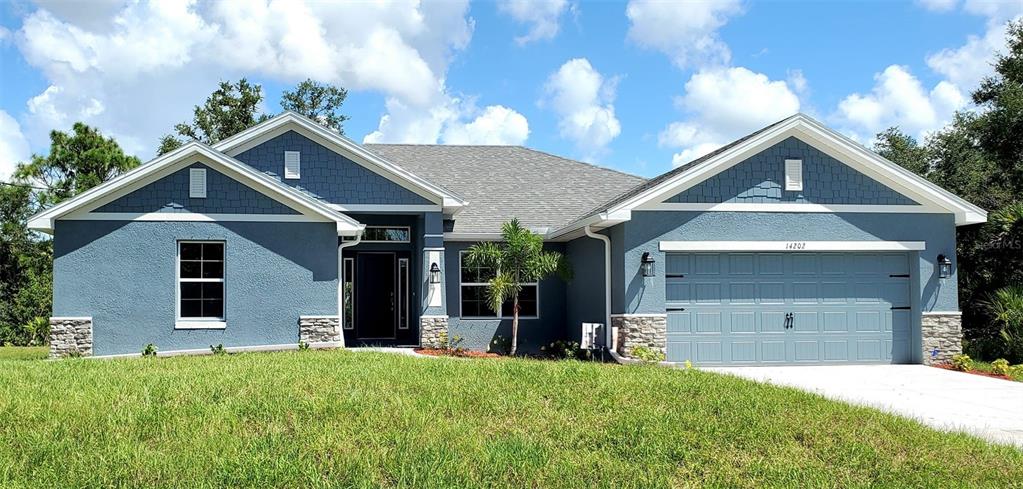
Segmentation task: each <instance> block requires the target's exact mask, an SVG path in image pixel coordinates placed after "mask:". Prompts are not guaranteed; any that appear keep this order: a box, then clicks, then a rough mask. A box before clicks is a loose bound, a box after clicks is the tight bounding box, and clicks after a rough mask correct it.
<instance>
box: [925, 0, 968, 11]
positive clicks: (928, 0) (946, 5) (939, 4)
mask: <svg viewBox="0 0 1023 489" xmlns="http://www.w3.org/2000/svg"><path fill="white" fill-rule="evenodd" d="M916 3H918V4H920V6H922V7H923V8H925V9H927V10H930V11H932V12H949V11H952V10H954V9H955V8H956V5H957V4H958V3H959V0H916Z"/></svg>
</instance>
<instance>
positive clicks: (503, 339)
mask: <svg viewBox="0 0 1023 489" xmlns="http://www.w3.org/2000/svg"><path fill="white" fill-rule="evenodd" d="M510 351H511V338H509V337H507V336H501V335H497V336H495V337H494V339H493V340H492V341H491V342H490V353H497V354H498V355H507V354H508V353H509V352H510Z"/></svg>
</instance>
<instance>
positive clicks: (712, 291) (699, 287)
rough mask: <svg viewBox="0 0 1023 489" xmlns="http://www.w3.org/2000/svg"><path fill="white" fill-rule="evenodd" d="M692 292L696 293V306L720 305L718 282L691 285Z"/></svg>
mask: <svg viewBox="0 0 1023 489" xmlns="http://www.w3.org/2000/svg"><path fill="white" fill-rule="evenodd" d="M693 290H694V291H695V292H696V303H697V304H720V303H721V299H722V296H721V283H720V282H703V283H696V284H693Z"/></svg>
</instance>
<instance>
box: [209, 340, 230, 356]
mask: <svg viewBox="0 0 1023 489" xmlns="http://www.w3.org/2000/svg"><path fill="white" fill-rule="evenodd" d="M210 351H211V352H213V354H214V355H227V350H225V349H224V344H223V343H220V344H218V345H217V346H213V345H210Z"/></svg>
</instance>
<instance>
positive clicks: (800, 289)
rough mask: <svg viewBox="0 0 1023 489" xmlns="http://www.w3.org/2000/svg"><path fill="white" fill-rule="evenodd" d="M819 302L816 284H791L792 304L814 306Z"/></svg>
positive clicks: (818, 289) (818, 291) (818, 288)
mask: <svg viewBox="0 0 1023 489" xmlns="http://www.w3.org/2000/svg"><path fill="white" fill-rule="evenodd" d="M819 301H820V287H819V284H818V283H817V282H793V283H792V302H793V303H794V304H816V303H817V302H819Z"/></svg>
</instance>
